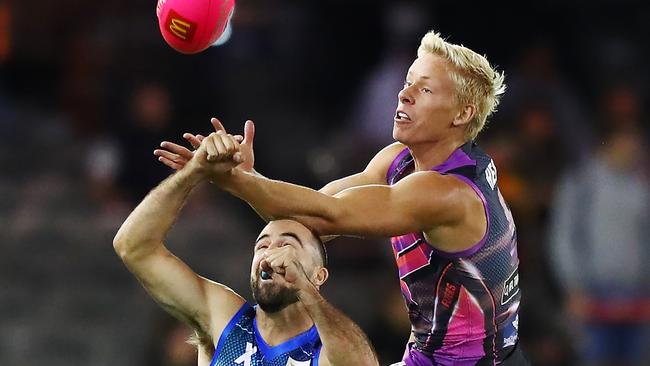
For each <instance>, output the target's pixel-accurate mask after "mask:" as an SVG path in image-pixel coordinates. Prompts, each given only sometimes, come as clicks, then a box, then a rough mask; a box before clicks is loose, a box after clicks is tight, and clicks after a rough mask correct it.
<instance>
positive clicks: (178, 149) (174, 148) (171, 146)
mask: <svg viewBox="0 0 650 366" xmlns="http://www.w3.org/2000/svg"><path fill="white" fill-rule="evenodd" d="M199 145H200V144H199ZM160 147H162V148H164V149H167V150H168V151H171V152H173V153H174V154H178V155H179V156H182V157H183V158H185V159H187V160H189V159H192V152H191V151H190V150H189V149H188V148H186V147H184V146H181V145H179V144H175V143H173V142H169V141H163V142H161V143H160Z"/></svg>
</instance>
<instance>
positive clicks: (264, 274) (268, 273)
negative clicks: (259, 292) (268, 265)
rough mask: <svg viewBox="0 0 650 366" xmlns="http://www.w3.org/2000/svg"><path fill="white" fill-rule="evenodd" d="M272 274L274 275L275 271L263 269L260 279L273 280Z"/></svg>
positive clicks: (263, 280)
mask: <svg viewBox="0 0 650 366" xmlns="http://www.w3.org/2000/svg"><path fill="white" fill-rule="evenodd" d="M272 275H273V272H271V271H265V270H261V271H260V280H262V282H265V281H269V282H270V281H273V276H272Z"/></svg>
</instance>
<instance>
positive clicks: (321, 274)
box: [311, 267, 330, 288]
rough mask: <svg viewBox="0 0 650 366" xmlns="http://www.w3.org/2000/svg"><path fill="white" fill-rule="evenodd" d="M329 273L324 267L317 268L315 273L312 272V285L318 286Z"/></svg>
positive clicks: (325, 279)
mask: <svg viewBox="0 0 650 366" xmlns="http://www.w3.org/2000/svg"><path fill="white" fill-rule="evenodd" d="M329 276H330V273H329V271H328V270H327V268H325V267H320V268H319V269H318V270H316V273H314V276H313V277H312V281H311V282H312V283H313V284H314V286H316V287H319V288H320V286H321V285H322V284H324V283H325V281H327V279H328V278H329Z"/></svg>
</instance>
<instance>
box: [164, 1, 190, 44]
mask: <svg viewBox="0 0 650 366" xmlns="http://www.w3.org/2000/svg"><path fill="white" fill-rule="evenodd" d="M165 26H166V27H167V29H169V31H170V32H172V34H173V35H175V36H176V38H178V39H180V40H182V41H186V42H192V38H194V33H196V24H195V23H193V22H190V21H189V20H187V19H185V18H183V17H182V16H181V15H180V14H178V13H177V12H175V11H174V10H173V9H170V10H169V15H168V16H167V21H166V22H165Z"/></svg>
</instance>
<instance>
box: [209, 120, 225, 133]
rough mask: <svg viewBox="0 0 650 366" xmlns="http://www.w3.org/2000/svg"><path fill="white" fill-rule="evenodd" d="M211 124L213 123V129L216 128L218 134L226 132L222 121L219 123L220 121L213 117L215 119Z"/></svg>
mask: <svg viewBox="0 0 650 366" xmlns="http://www.w3.org/2000/svg"><path fill="white" fill-rule="evenodd" d="M210 123H212V127H214V130H215V131H216V132H219V131H224V132H226V129H225V128H224V127H223V125H222V124H221V121H219V119H217V118H214V117H213V118H211V119H210Z"/></svg>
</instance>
